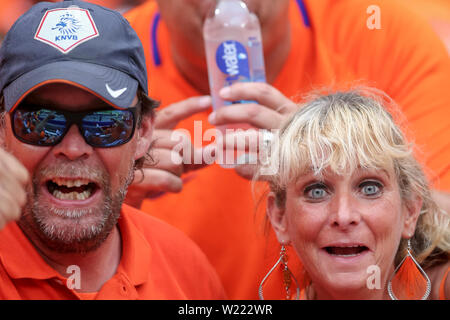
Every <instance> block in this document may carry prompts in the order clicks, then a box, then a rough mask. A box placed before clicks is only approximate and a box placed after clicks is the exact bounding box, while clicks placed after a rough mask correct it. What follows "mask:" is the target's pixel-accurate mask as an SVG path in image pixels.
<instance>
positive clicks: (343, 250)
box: [324, 245, 369, 258]
mask: <svg viewBox="0 0 450 320" xmlns="http://www.w3.org/2000/svg"><path fill="white" fill-rule="evenodd" d="M324 249H325V251H326V252H327V253H328V254H330V255H333V256H338V257H344V258H345V257H355V256H357V255H359V254H362V253H364V252H366V251H368V250H369V248H368V247H366V246H363V245H349V246H329V247H324Z"/></svg>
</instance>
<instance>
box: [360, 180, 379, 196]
mask: <svg viewBox="0 0 450 320" xmlns="http://www.w3.org/2000/svg"><path fill="white" fill-rule="evenodd" d="M359 188H360V190H361V192H362V193H363V194H364V195H366V196H369V197H374V196H378V195H380V194H381V192H382V189H383V185H382V184H381V183H380V182H377V181H364V182H363V183H361V184H360V185H359Z"/></svg>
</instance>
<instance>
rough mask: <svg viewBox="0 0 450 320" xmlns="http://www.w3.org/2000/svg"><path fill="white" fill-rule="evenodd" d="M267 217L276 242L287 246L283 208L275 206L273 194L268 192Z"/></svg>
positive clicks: (287, 239) (286, 229)
mask: <svg viewBox="0 0 450 320" xmlns="http://www.w3.org/2000/svg"><path fill="white" fill-rule="evenodd" d="M266 213H267V217H268V218H269V220H270V223H271V224H272V227H273V230H274V231H275V234H276V236H277V239H278V242H280V244H283V245H287V244H289V242H290V238H289V233H288V227H287V225H288V223H287V217H286V215H285V210H284V208H280V207H278V205H277V199H276V195H275V193H274V192H270V193H269V195H268V196H267V212H266Z"/></svg>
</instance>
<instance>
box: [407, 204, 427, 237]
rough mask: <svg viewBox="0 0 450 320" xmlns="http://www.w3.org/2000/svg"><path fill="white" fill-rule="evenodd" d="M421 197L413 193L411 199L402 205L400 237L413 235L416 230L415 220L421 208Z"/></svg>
mask: <svg viewBox="0 0 450 320" xmlns="http://www.w3.org/2000/svg"><path fill="white" fill-rule="evenodd" d="M422 204H423V199H422V197H420V196H419V195H415V196H414V197H413V198H412V199H411V200H409V201H408V202H407V203H405V204H404V205H403V214H404V218H405V219H404V222H403V232H402V237H403V238H405V239H409V238H411V237H412V236H413V235H414V232H415V230H416V225H417V220H418V219H419V216H420V211H421V209H422Z"/></svg>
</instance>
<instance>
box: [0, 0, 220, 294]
mask: <svg viewBox="0 0 450 320" xmlns="http://www.w3.org/2000/svg"><path fill="white" fill-rule="evenodd" d="M0 93H1V107H2V110H1V118H0V119H1V120H2V121H1V129H0V142H1V144H2V147H3V148H4V149H5V150H6V151H7V152H5V151H4V150H2V149H0V179H1V183H0V203H2V206H1V208H0V228H1V231H0V298H3V299H220V298H223V297H224V296H223V289H222V287H221V284H220V283H219V281H218V278H217V276H216V274H215V271H213V269H212V268H211V266H210V265H209V262H208V261H207V260H206V258H205V257H204V255H203V254H202V253H201V252H200V250H199V249H198V248H197V247H195V245H193V243H192V242H191V241H190V240H188V239H187V238H186V237H185V236H184V235H182V234H181V233H180V232H178V231H177V230H175V229H173V228H172V227H170V226H168V225H166V224H164V223H162V222H160V221H158V220H156V219H154V218H152V217H150V216H148V215H145V214H143V213H141V212H139V211H137V210H135V209H132V208H131V207H128V206H126V205H123V204H122V202H123V200H124V198H125V195H126V193H127V188H128V185H129V184H130V183H131V181H133V177H134V169H135V168H136V166H137V165H139V164H141V165H142V162H143V161H144V159H145V156H146V155H147V152H148V150H149V148H150V141H151V133H152V121H153V108H154V107H155V106H156V105H157V104H156V103H155V102H154V101H153V100H151V99H150V98H149V97H148V95H147V94H148V92H147V72H146V67H145V59H144V53H143V49H142V45H141V43H140V41H139V39H138V37H137V36H136V34H135V32H134V31H133V29H132V28H131V27H130V26H129V24H128V22H127V21H126V20H125V19H124V18H123V17H122V16H121V15H120V14H118V13H117V12H114V11H112V10H108V9H105V8H102V7H99V6H96V5H92V4H89V3H86V2H82V1H64V2H59V3H50V2H43V3H39V4H38V5H36V6H34V7H33V8H31V9H30V10H29V11H28V12H27V13H25V14H24V15H23V16H22V17H20V18H19V20H18V21H17V22H16V23H15V25H14V26H13V27H12V28H11V30H10V31H9V33H8V34H7V36H6V37H5V39H4V42H3V44H2V47H1V49H0ZM119 218H120V219H119ZM14 220H17V221H14ZM180 261H183V265H180V264H179V262H180ZM193 272H195V274H196V275H198V274H201V275H202V277H200V278H199V277H198V276H196V277H195V278H194V276H193Z"/></svg>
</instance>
